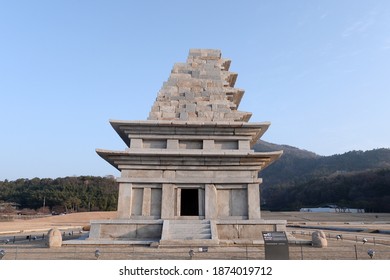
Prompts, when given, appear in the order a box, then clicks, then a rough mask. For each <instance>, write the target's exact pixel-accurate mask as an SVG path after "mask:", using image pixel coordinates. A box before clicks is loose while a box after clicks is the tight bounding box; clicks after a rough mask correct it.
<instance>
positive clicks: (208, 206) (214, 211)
mask: <svg viewBox="0 0 390 280" xmlns="http://www.w3.org/2000/svg"><path fill="white" fill-rule="evenodd" d="M204 208H205V218H206V219H210V220H212V219H216V218H217V217H218V205H217V188H216V187H215V185H213V184H206V186H205V206H204Z"/></svg>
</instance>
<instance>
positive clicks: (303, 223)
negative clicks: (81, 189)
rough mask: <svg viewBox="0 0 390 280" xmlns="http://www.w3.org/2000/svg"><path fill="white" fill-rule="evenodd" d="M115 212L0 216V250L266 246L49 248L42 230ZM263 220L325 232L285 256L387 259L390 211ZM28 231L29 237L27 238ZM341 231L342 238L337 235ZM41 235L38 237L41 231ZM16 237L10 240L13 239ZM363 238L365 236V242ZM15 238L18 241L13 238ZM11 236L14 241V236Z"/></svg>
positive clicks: (67, 254) (300, 231)
mask: <svg viewBox="0 0 390 280" xmlns="http://www.w3.org/2000/svg"><path fill="white" fill-rule="evenodd" d="M115 216H116V213H115V212H87V213H74V214H68V215H62V216H50V217H43V218H37V219H32V220H19V219H17V220H13V221H6V222H4V221H3V222H0V251H1V250H4V252H5V255H4V257H3V259H5V260H6V259H9V260H25V259H28V260H29V259H31V260H35V259H36V260H50V259H64V260H87V259H96V257H95V251H96V250H99V253H100V256H99V259H111V260H119V259H190V256H189V251H190V250H193V251H194V252H195V255H194V256H193V257H192V258H193V259H265V253H264V246H228V247H226V246H225V247H208V248H207V249H208V250H207V252H201V251H200V250H199V249H200V248H190V247H177V248H151V247H147V246H133V245H126V246H107V245H106V246H99V247H97V246H80V245H78V246H70V245H67V246H63V247H61V248H58V249H53V248H52V249H49V248H47V247H46V245H45V239H42V237H43V236H44V234H45V233H46V232H47V231H48V230H49V229H51V228H54V227H56V228H59V229H60V230H61V231H62V232H63V234H64V239H67V238H77V237H78V236H79V235H80V233H79V232H80V230H81V229H82V228H83V227H86V226H88V225H89V222H90V220H101V219H115ZM262 217H263V218H264V219H267V220H287V222H288V227H287V232H288V233H289V234H291V236H293V237H295V238H296V240H311V233H312V232H313V231H315V230H317V229H322V230H324V232H325V234H326V236H327V238H328V246H327V247H326V248H314V247H312V246H311V245H309V244H303V245H301V244H300V243H299V242H297V244H290V246H289V256H290V259H293V260H301V259H303V260H318V259H319V260H344V259H345V260H354V259H359V260H361V259H363V260H369V259H370V257H369V255H368V254H367V251H368V250H369V249H372V250H374V251H375V255H374V257H373V259H377V260H380V259H382V260H390V214H382V213H377V214H376V213H359V214H351V213H302V212H262ZM29 235H30V237H31V238H30V239H26V237H27V236H29ZM338 235H341V238H340V237H339V238H337V236H338ZM41 236H42V237H41ZM13 238H14V240H13ZM363 239H366V240H367V241H366V242H363ZM15 240H16V242H15ZM13 241H14V242H13Z"/></svg>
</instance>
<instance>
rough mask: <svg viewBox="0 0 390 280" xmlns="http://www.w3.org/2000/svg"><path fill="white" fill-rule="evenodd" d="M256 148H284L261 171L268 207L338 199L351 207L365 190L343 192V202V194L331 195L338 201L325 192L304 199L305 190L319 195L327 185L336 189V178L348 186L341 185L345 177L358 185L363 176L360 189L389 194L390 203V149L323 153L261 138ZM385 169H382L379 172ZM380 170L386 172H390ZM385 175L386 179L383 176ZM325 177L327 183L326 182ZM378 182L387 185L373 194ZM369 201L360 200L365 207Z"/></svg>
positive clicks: (369, 193)
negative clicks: (309, 199)
mask: <svg viewBox="0 0 390 280" xmlns="http://www.w3.org/2000/svg"><path fill="white" fill-rule="evenodd" d="M254 149H255V151H259V152H260V151H264V152H267V151H275V150H283V151H284V153H283V155H282V157H281V158H280V159H279V160H277V161H276V162H274V163H273V164H271V165H270V166H269V167H267V168H266V169H265V170H263V171H261V172H260V176H261V177H262V178H263V184H262V185H261V187H262V190H263V191H262V199H263V203H265V207H268V208H270V209H277V210H281V209H284V210H297V207H308V206H315V204H321V203H336V202H338V203H339V204H340V203H342V204H343V203H344V204H348V205H346V206H349V207H351V206H350V205H351V204H354V205H355V206H356V197H359V199H360V200H362V197H364V194H362V195H360V194H359V195H358V194H356V193H355V194H354V195H350V196H349V197H348V196H347V197H345V196H343V198H342V200H343V201H341V202H340V199H341V197H342V196H341V195H340V197H337V196H336V197H335V196H331V198H332V199H334V201H328V200H329V199H330V197H329V196H324V195H323V200H321V199H318V197H316V198H315V199H314V198H313V201H308V200H307V199H303V198H305V195H304V194H303V193H302V192H304V191H305V192H312V190H314V189H316V190H317V192H318V196H321V193H326V192H327V190H326V189H325V188H327V189H328V190H329V189H333V185H334V184H336V181H337V185H338V186H339V188H344V187H345V185H343V186H341V185H340V180H341V178H342V180H341V181H343V180H344V182H345V184H347V183H348V182H354V184H355V186H357V185H359V184H357V183H356V181H355V180H354V179H353V177H359V178H360V179H361V182H362V184H365V187H364V188H360V187H359V188H358V189H359V191H361V192H366V193H367V195H366V197H371V198H373V197H376V195H378V196H381V197H382V199H383V197H387V195H388V199H389V200H388V201H387V202H388V204H389V205H390V181H389V182H387V181H386V180H387V177H386V176H387V173H386V170H390V149H375V150H370V151H365V152H363V151H351V152H347V153H344V154H337V155H332V156H319V155H317V154H315V153H313V152H310V151H306V150H301V149H298V148H295V147H291V146H287V145H276V144H272V143H268V142H265V141H259V142H258V143H257V144H256V145H255V147H254ZM381 170H382V173H380V172H379V171H381ZM378 172H379V173H378ZM378 174H382V175H383V174H386V176H382V175H378ZM389 174H390V172H389ZM378 176H379V177H378ZM381 176H382V177H381ZM374 177H375V178H376V179H375V180H373V178H374ZM377 177H378V178H379V179H378V178H377ZM385 177H386V178H385ZM336 178H337V180H336ZM370 178H371V179H370ZM381 178H382V179H383V181H381V180H380V179H381ZM324 180H325V181H326V182H327V184H323V182H324ZM335 180H336V181H335ZM320 181H321V182H320ZM374 184H384V187H381V188H380V191H379V192H377V193H374V194H373V192H374V191H375V190H378V188H377V185H374ZM309 185H310V188H309ZM319 185H321V186H322V188H323V189H321V188H318V187H317V186H319ZM353 187H354V186H350V188H349V191H351V192H352V189H353ZM337 190H338V189H337V188H336V189H335V190H334V191H335V192H336V193H337ZM379 193H380V194H379ZM277 196H279V198H278V199H275V197H277ZM307 196H309V195H307ZM313 197H314V196H313ZM353 197H354V198H353ZM287 198H289V199H287ZM363 200H364V199H363ZM374 200H375V199H374ZM302 202H304V204H302ZM382 204H383V203H381V205H382ZM367 205H369V203H367V201H365V202H364V203H363V202H362V203H361V204H360V206H361V208H365V207H366V208H367ZM370 205H371V204H370ZM358 206H359V205H358ZM370 207H371V206H370ZM371 208H372V207H371ZM385 208H386V207H385ZM372 209H373V208H372ZM386 209H387V208H386ZM382 210H383V209H382ZM386 211H387V210H386ZM388 211H390V206H389V209H388Z"/></svg>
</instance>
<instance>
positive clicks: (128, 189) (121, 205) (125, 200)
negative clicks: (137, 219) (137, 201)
mask: <svg viewBox="0 0 390 280" xmlns="http://www.w3.org/2000/svg"><path fill="white" fill-rule="evenodd" d="M132 191H133V185H132V184H131V183H120V184H119V194H118V219H130V217H131V203H132V202H131V200H132Z"/></svg>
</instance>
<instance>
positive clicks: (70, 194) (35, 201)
mask: <svg viewBox="0 0 390 280" xmlns="http://www.w3.org/2000/svg"><path fill="white" fill-rule="evenodd" d="M117 201H118V185H117V183H116V182H115V179H114V178H113V177H110V176H107V177H95V176H79V177H65V178H57V179H50V178H44V179H40V178H33V179H18V180H15V181H8V180H5V181H0V202H4V203H8V205H10V203H12V204H13V205H16V206H18V208H19V209H35V210H37V209H40V208H44V209H49V211H51V212H55V213H64V212H67V213H69V212H81V211H113V210H116V207H117ZM3 208H4V207H3ZM3 210H4V209H3Z"/></svg>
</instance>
